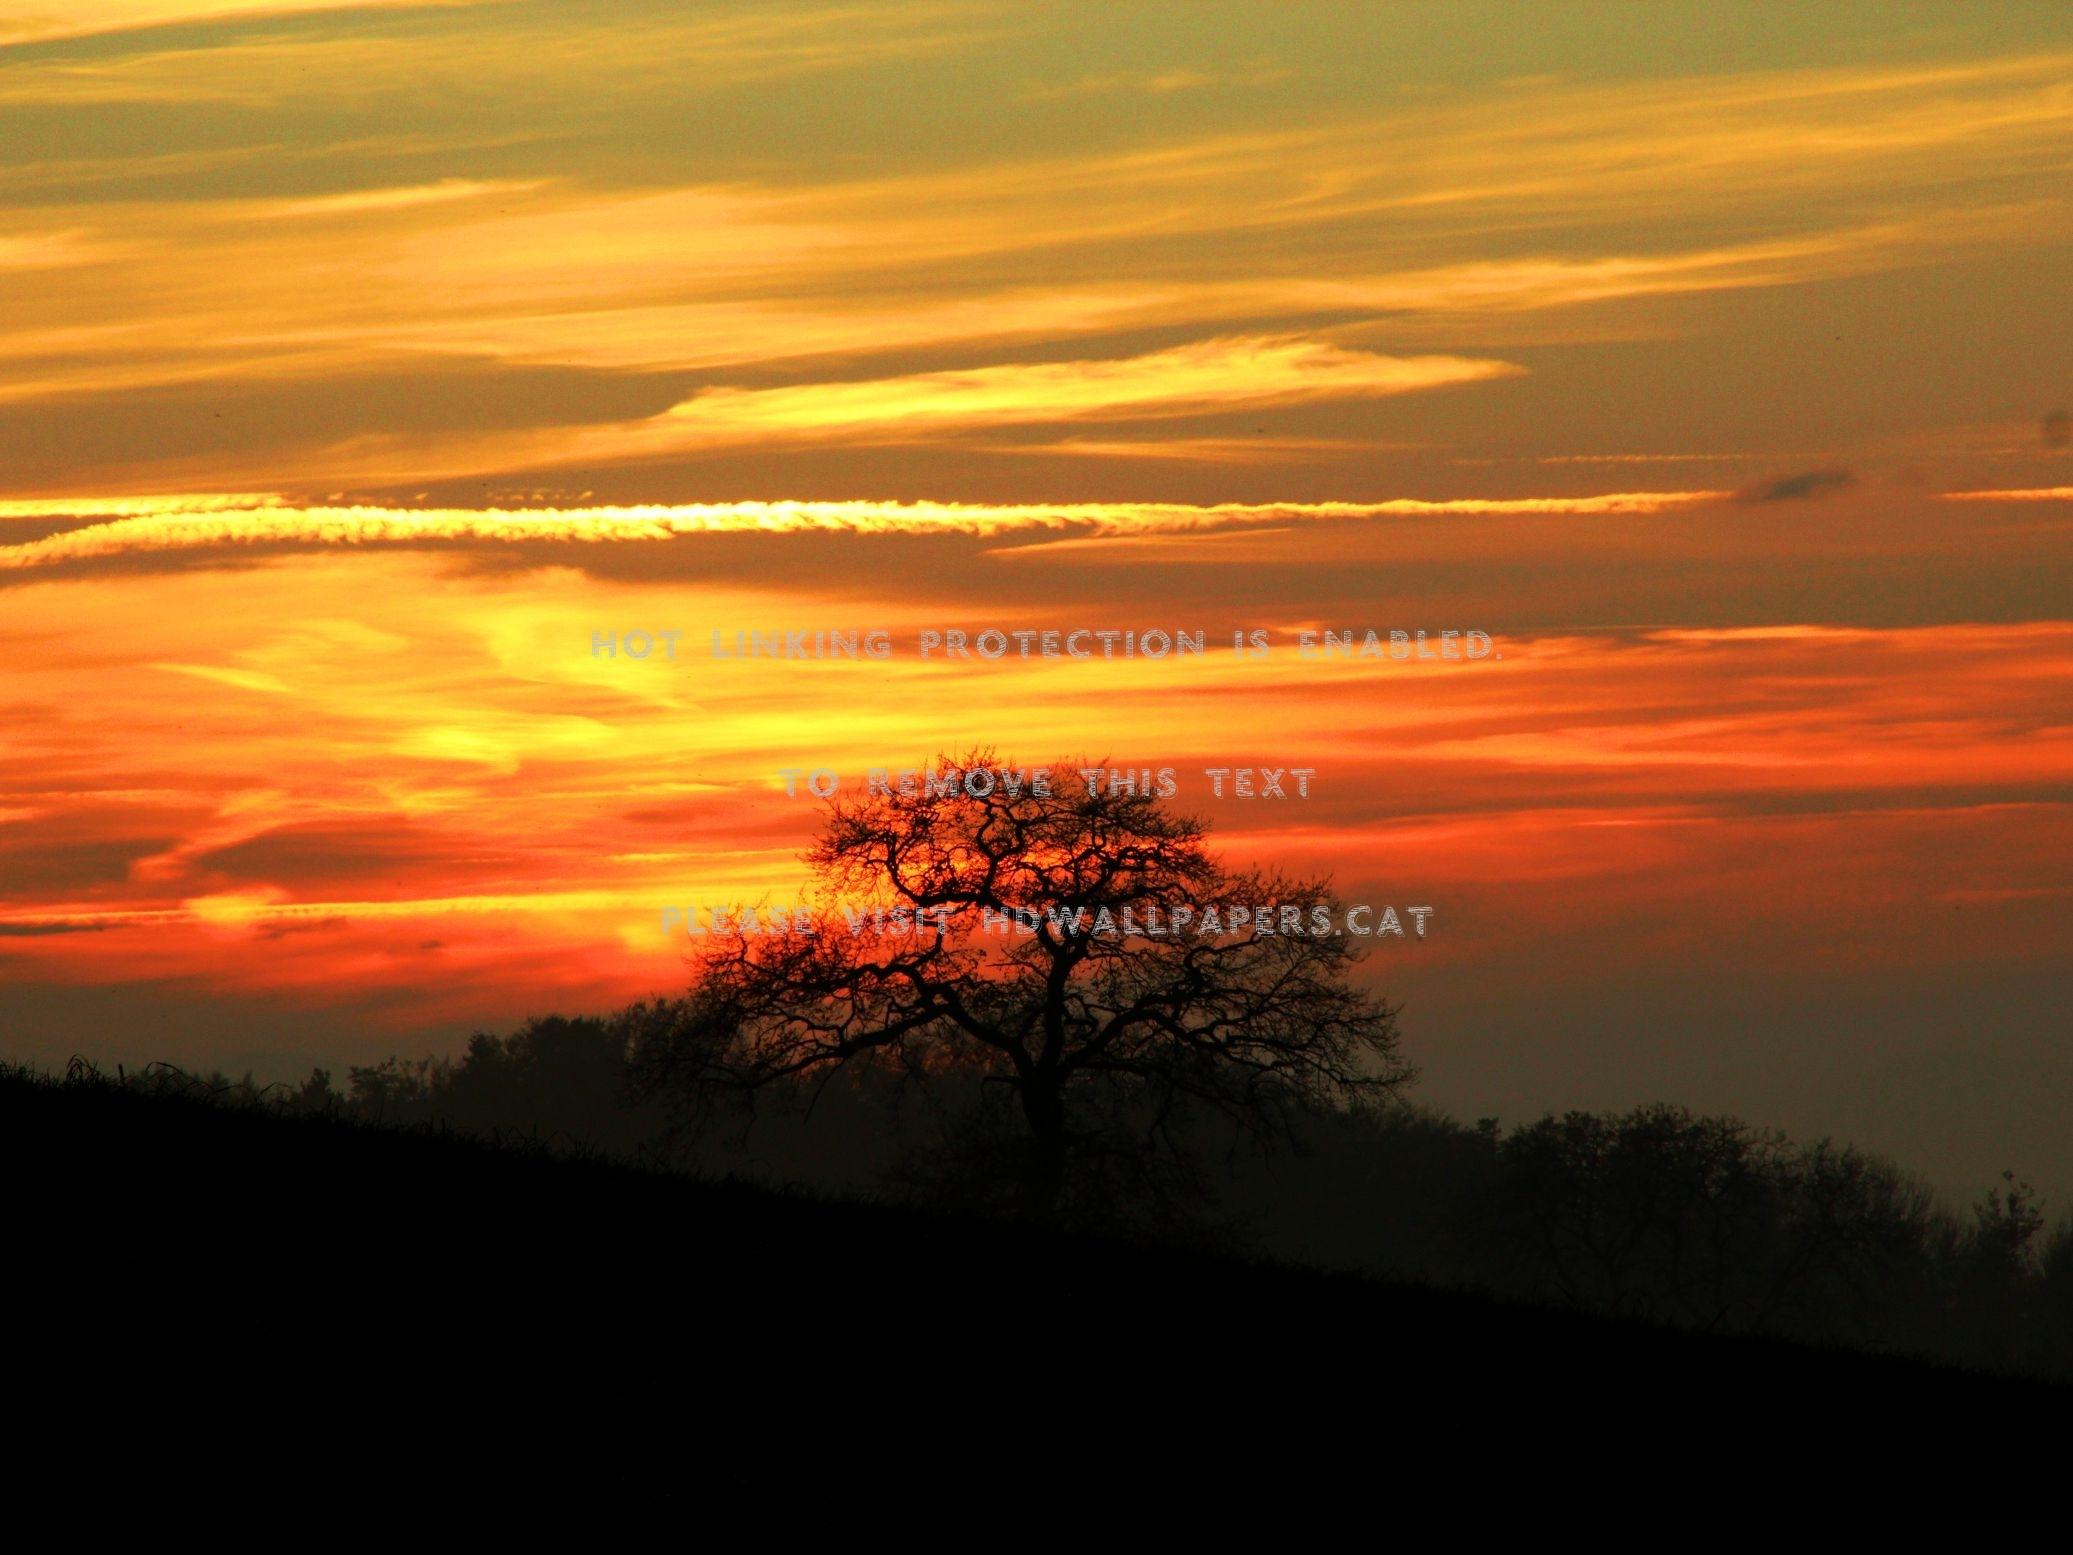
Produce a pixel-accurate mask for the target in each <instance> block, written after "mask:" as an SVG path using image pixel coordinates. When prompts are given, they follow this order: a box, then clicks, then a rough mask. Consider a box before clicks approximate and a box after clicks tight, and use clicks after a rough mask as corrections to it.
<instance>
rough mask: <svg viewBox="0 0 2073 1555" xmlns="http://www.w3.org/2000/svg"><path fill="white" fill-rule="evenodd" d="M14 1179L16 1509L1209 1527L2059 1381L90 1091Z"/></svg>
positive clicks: (10, 1098)
mask: <svg viewBox="0 0 2073 1555" xmlns="http://www.w3.org/2000/svg"><path fill="white" fill-rule="evenodd" d="M0 1172H4V1181H5V1183H6V1186H7V1211H6V1213H7V1219H8V1227H7V1232H6V1237H5V1261H6V1268H7V1271H8V1273H7V1277H6V1293H7V1294H6V1307H5V1317H6V1343H7V1350H6V1353H7V1355H8V1357H9V1360H8V1367H7V1373H8V1395H7V1404H8V1411H9V1414H10V1416H11V1418H12V1420H13V1421H14V1423H15V1424H16V1426H17V1427H18V1428H25V1430H24V1434H23V1435H22V1436H21V1442H22V1444H23V1445H21V1446H18V1447H17V1448H15V1449H13V1455H12V1458H11V1461H10V1462H9V1464H8V1465H7V1466H8V1467H9V1468H10V1469H11V1470H13V1471H14V1472H15V1473H16V1474H18V1475H20V1476H21V1478H20V1479H19V1480H18V1481H17V1482H18V1483H31V1482H33V1479H34V1476H33V1474H32V1473H29V1472H26V1470H27V1466H28V1465H30V1464H33V1463H36V1462H41V1461H47V1462H51V1463H55V1464H60V1465H62V1466H63V1467H64V1468H65V1469H66V1470H67V1471H68V1472H70V1473H73V1474H84V1475H85V1476H87V1477H88V1478H89V1479H90V1480H93V1481H95V1482H98V1483H100V1484H101V1485H103V1486H104V1487H107V1488H108V1489H110V1490H111V1491H112V1490H114V1489H116V1488H119V1487H122V1486H132V1487H134V1486H136V1485H138V1484H141V1483H144V1482H147V1481H154V1482H165V1483H169V1484H179V1485H185V1486H187V1487H190V1488H199V1487H201V1486H204V1485H209V1484H224V1485H234V1486H237V1487H240V1494H241V1495H244V1496H248V1497H249V1496H253V1495H257V1494H260V1493H261V1492H262V1491H266V1490H269V1489H271V1490H272V1491H274V1492H280V1491H281V1490H282V1488H283V1487H293V1488H294V1492H295V1494H296V1495H302V1494H304V1493H306V1494H308V1495H309V1496H311V1497H313V1498H332V1499H335V1498H338V1497H341V1496H344V1497H348V1498H350V1497H355V1496H374V1497H377V1498H383V1497H386V1498H389V1499H390V1500H391V1501H394V1502H396V1503H397V1504H405V1503H411V1504H414V1503H415V1501H416V1500H418V1499H420V1498H423V1499H430V1500H433V1501H437V1502H440V1503H442V1504H449V1505H468V1504H474V1503H477V1502H494V1503H495V1504H497V1505H498V1506H500V1507H503V1508H505V1509H509V1508H510V1507H512V1506H514V1505H517V1506H525V1505H532V1504H536V1503H538V1504H543V1505H544V1504H550V1503H551V1504H555V1505H557V1506H562V1505H567V1504H569V1503H571V1502H588V1503H592V1504H594V1505H596V1506H597V1507H600V1508H619V1509H624V1508H625V1507H627V1506H629V1505H636V1504H637V1505H641V1506H645V1507H649V1508H655V1507H662V1508H668V1507H673V1506H688V1505H691V1504H693V1503H699V1504H703V1503H706V1502H708V1501H710V1500H711V1499H713V1498H715V1497H720V1496H735V1495H746V1494H749V1493H750V1492H751V1491H752V1490H754V1491H756V1492H757V1493H760V1494H764V1495H767V1494H768V1493H769V1487H770V1486H771V1485H773V1484H787V1485H789V1486H791V1487H792V1488H791V1492H790V1493H789V1494H786V1495H783V1496H781V1497H780V1499H779V1500H778V1501H776V1502H769V1501H765V1502H762V1503H759V1504H763V1505H765V1506H767V1507H769V1508H770V1509H772V1511H773V1513H774V1514H782V1515H784V1516H787V1517H791V1518H794V1519H798V1518H801V1517H805V1516H807V1515H808V1512H807V1508H808V1507H809V1506H813V1507H815V1508H817V1510H816V1511H815V1512H814V1515H816V1516H819V1515H824V1514H826V1513H827V1512H828V1510H829V1508H828V1506H827V1505H826V1504H823V1503H821V1502H819V1501H816V1500H815V1498H814V1496H813V1495H812V1494H811V1492H812V1491H814V1490H816V1489H820V1488H825V1487H826V1486H828V1485H829V1484H830V1483H832V1482H834V1481H838V1480H839V1481H842V1482H845V1483H859V1482H861V1483H867V1484H869V1483H876V1484H877V1485H879V1487H880V1489H881V1490H884V1489H885V1487H886V1486H888V1485H895V1484H897V1485H905V1486H906V1487H907V1488H906V1490H904V1491H902V1492H901V1494H905V1495H909V1496H917V1495H918V1496H922V1498H923V1502H925V1503H926V1504H928V1505H938V1504H940V1501H941V1497H940V1492H939V1491H926V1492H925V1491H924V1490H922V1489H917V1488H916V1487H917V1486H921V1487H926V1486H928V1485H931V1484H935V1483H937V1482H938V1481H941V1480H944V1479H947V1478H954V1479H955V1480H956V1482H957V1483H958V1484H960V1485H962V1486H964V1487H966V1488H968V1489H969V1488H972V1487H974V1486H985V1485H990V1484H992V1483H993V1480H994V1478H997V1480H998V1488H1000V1490H1001V1491H1002V1492H1003V1493H1007V1494H1011V1495H1020V1494H1024V1493H1026V1492H1029V1491H1031V1490H1032V1489H1033V1490H1034V1491H1036V1492H1040V1494H1039V1495H1038V1498H1037V1500H1035V1501H1032V1503H1031V1505H1030V1507H1029V1508H1028V1511H1029V1513H1030V1515H1035V1514H1036V1511H1037V1508H1038V1507H1039V1506H1040V1505H1041V1506H1042V1507H1045V1508H1049V1509H1050V1510H1051V1511H1053V1512H1055V1511H1056V1509H1057V1506H1058V1504H1059V1503H1058V1501H1057V1498H1058V1497H1059V1496H1069V1495H1070V1494H1073V1493H1076V1492H1075V1487H1080V1488H1093V1487H1098V1486H1100V1485H1102V1484H1108V1483H1110V1482H1111V1481H1113V1480H1114V1479H1115V1477H1116V1476H1117V1475H1118V1474H1129V1475H1135V1476H1139V1477H1146V1476H1149V1477H1150V1478H1151V1479H1152V1480H1154V1481H1155V1482H1156V1483H1157V1484H1158V1485H1159V1486H1161V1487H1163V1488H1162V1494H1165V1495H1166V1496H1168V1498H1169V1499H1172V1500H1175V1501H1176V1503H1177V1504H1179V1503H1186V1504H1188V1505H1190V1506H1192V1507H1193V1508H1194V1509H1195V1510H1197V1511H1198V1512H1199V1511H1202V1510H1204V1509H1205V1503H1204V1502H1202V1500H1201V1499H1200V1498H1201V1497H1202V1496H1203V1495H1220V1496H1229V1495H1231V1494H1233V1493H1234V1491H1235V1487H1236V1486H1237V1485H1238V1484H1240V1483H1241V1482H1245V1481H1248V1480H1250V1481H1253V1482H1256V1483H1257V1482H1258V1480H1259V1479H1260V1477H1261V1476H1266V1477H1267V1478H1268V1480H1269V1481H1270V1482H1271V1483H1274V1484H1277V1485H1281V1486H1282V1487H1283V1488H1284V1489H1286V1490H1288V1491H1290V1492H1294V1491H1295V1490H1296V1489H1297V1482H1296V1481H1293V1480H1287V1479H1286V1478H1285V1476H1286V1475H1287V1474H1289V1473H1291V1472H1300V1474H1301V1476H1302V1478H1301V1484H1302V1485H1304V1486H1308V1487H1309V1488H1308V1489H1307V1490H1304V1491H1303V1494H1305V1495H1312V1494H1314V1493H1329V1494H1345V1493H1348V1489H1347V1487H1352V1488H1353V1491H1354V1492H1355V1493H1358V1494H1363V1495H1365V1494H1369V1493H1372V1492H1373V1491H1378V1490H1379V1489H1380V1487H1381V1486H1382V1484H1383V1483H1384V1481H1385V1480H1386V1481H1387V1482H1388V1483H1389V1484H1390V1485H1392V1486H1393V1487H1394V1488H1393V1489H1392V1490H1391V1491H1390V1493H1391V1494H1398V1493H1408V1492H1409V1491H1410V1490H1411V1489H1414V1488H1417V1487H1413V1486H1407V1485H1406V1484H1404V1483H1403V1480H1402V1474H1403V1467H1402V1466H1403V1464H1404V1462H1405V1461H1406V1459H1407V1455H1412V1456H1415V1455H1418V1454H1433V1453H1437V1454H1439V1455H1440V1456H1442V1457H1444V1458H1446V1459H1448V1460H1450V1461H1451V1462H1452V1463H1453V1464H1454V1465H1455V1466H1456V1467H1457V1468H1466V1467H1468V1466H1470V1465H1475V1466H1477V1469H1476V1472H1478V1473H1480V1474H1483V1475H1486V1476H1495V1477H1496V1479H1498V1480H1501V1481H1503V1482H1504V1483H1505V1484H1507V1485H1511V1486H1513V1487H1514V1488H1516V1486H1517V1484H1518V1476H1519V1475H1520V1474H1522V1473H1525V1472H1528V1471H1531V1472H1533V1473H1536V1474H1551V1475H1555V1476H1557V1477H1560V1476H1563V1475H1572V1474H1576V1473H1584V1472H1591V1473H1598V1474H1606V1473H1609V1474H1613V1475H1621V1474H1626V1473H1630V1472H1633V1471H1634V1470H1636V1469H1638V1468H1640V1467H1642V1466H1643V1465H1646V1464H1665V1463H1677V1462H1682V1463H1683V1465H1684V1467H1685V1468H1686V1469H1692V1468H1694V1467H1695V1466H1700V1465H1702V1464H1703V1463H1704V1462H1705V1461H1706V1454H1707V1453H1708V1452H1709V1451H1711V1450H1716V1448H1717V1444H1718V1443H1719V1442H1722V1441H1725V1440H1728V1439H1731V1438H1736V1437H1742V1436H1744V1434H1745V1432H1750V1431H1761V1432H1762V1433H1764V1435H1763V1438H1762V1450H1763V1451H1764V1452H1765V1453H1766V1454H1767V1455H1771V1454H1776V1455H1779V1456H1780V1457H1781V1461H1782V1459H1783V1458H1790V1457H1797V1456H1799V1455H1801V1454H1802V1453H1805V1454H1809V1455H1810V1456H1811V1457H1812V1458H1818V1457H1819V1456H1820V1453H1821V1448H1820V1446H1819V1441H1820V1440H1822V1439H1827V1438H1830V1437H1838V1438H1839V1437H1840V1436H1842V1435H1845V1434H1848V1433H1851V1432H1853V1431H1856V1430H1859V1429H1869V1430H1875V1431H1883V1430H1893V1429H1895V1428H1905V1427H1908V1426H1909V1425H1910V1423H1922V1424H1929V1423H1941V1424H1949V1423H1952V1422H1955V1421H1966V1422H1976V1423H1978V1424H1979V1425H1980V1426H1981V1428H1982V1430H1983V1431H1984V1430H1985V1429H1986V1428H1987V1427H1988V1426H1990V1425H1992V1426H1993V1427H1994V1428H1995V1429H1997V1430H1998V1429H2004V1428H2009V1427H2010V1423H2011V1422H2016V1421H2020V1420H2023V1419H2027V1418H2032V1417H2033V1416H2034V1417H2039V1418H2042V1417H2049V1418H2052V1419H2054V1421H2057V1420H2059V1419H2062V1418H2063V1415H2064V1409H2065V1404H2066V1402H2067V1400H2068V1396H2069V1390H2066V1389H2063V1388H2054V1387H2050V1386H2047V1385H2045V1384H2042V1383H2031V1382H2025V1381H2020V1380H2011V1379H2006V1378H1997V1377H1988V1376H1983V1375H1978V1374H1971V1373H1965V1372H1959V1371H1952V1370H1948V1369H1942V1368H1938V1367H1934V1366H1930V1365H1927V1364H1923V1363H1917V1362H1911V1361H1905V1360H1896V1359H1885V1358H1879V1357H1872V1356H1866V1355H1859V1354H1852V1353H1846V1352H1840V1351H1830V1350H1821V1349H1813V1348H1807V1347H1802V1346H1796V1345H1792V1344H1788V1343H1784V1342H1781V1341H1775V1340H1765V1339H1757V1338H1747V1337H1725V1336H1709V1335H1702V1334H1692V1333H1688V1332H1687V1333H1680V1332H1674V1331H1670V1330H1664V1329H1657V1328H1652V1327H1647V1326H1642V1325H1639V1324H1630V1323H1622V1322H1616V1321H1612V1320H1608V1319H1599V1318H1593V1317H1588V1316H1583V1315H1578V1314H1573V1313H1565V1312H1560V1311H1555V1310H1551V1309H1540V1308H1533V1307H1528V1306H1522V1305H1513V1304H1505V1303H1500V1302H1497V1301H1494V1300H1488V1299H1483V1298H1478V1297H1473V1296H1468V1295H1462V1294H1456V1293H1449V1292H1443V1291H1436V1290H1428V1289H1423V1288H1419V1287H1416V1286H1410V1285H1397V1284H1386V1283H1381V1282H1377V1281H1373V1280H1367V1279H1361V1278H1356V1277H1353V1276H1349V1275H1332V1274H1325V1273H1319V1272H1314V1271H1306V1270H1299V1269H1294V1268H1290V1267H1285V1266H1278V1265H1273V1264H1267V1263H1258V1262H1246V1261H1240V1260H1236V1259H1229V1258H1219V1257H1213V1256H1210V1255H1207V1254H1193V1253H1185V1252H1179V1251H1172V1250H1161V1249H1155V1248H1146V1247H1133V1246H1129V1245H1124V1244H1121V1243H1110V1242H1103V1241H1099V1240H1094V1239H1088V1238H1077V1237H1071V1236H1066V1235H1063V1234H1056V1233H1048V1232H1044V1231H1042V1230H1039V1229H1032V1228H1028V1227H1018V1226H1014V1225H1008V1224H1001V1223H993V1222H983V1221H978V1220H965V1219H959V1218H956V1217H952V1216H947V1215H941V1214H927V1213H923V1212H919V1211H907V1210H899V1209H893V1208H886V1207H881V1206H872V1205H864V1204H853V1203H840V1202H831V1201H824V1200H817V1199H812V1198H807V1197H804V1196H797V1195H787V1194H783V1193H778V1192H774V1191H772V1190H769V1189H764V1188H758V1187H751V1186H747V1185H744V1184H740V1183H732V1182H700V1181H696V1180H692V1179H689V1178H685V1177H682V1176H678V1175H673V1174H666V1173H660V1172H650V1171H645V1170H642V1169H640V1168H637V1167H633V1166H628V1165H625V1164H614V1163H608V1162H604V1161H595V1160H593V1161H585V1160H571V1159H565V1158H557V1157H554V1156H551V1155H548V1154H545V1153H543V1152H537V1151H526V1150H519V1149H511V1148H499V1147H493V1146H488V1145H484V1144H479V1143H475V1142H472V1141H469V1140H465V1139H460V1138H455V1137H450V1136H442V1135H439V1134H436V1133H432V1132H429V1131H419V1132H407V1131H396V1130H384V1129H376V1128H372V1127H368V1126H365V1125H362V1124H356V1123H348V1122H341V1121H336V1120H331V1119H325V1118H321V1117H306V1116H305V1117H296V1116H280V1115H273V1114H269V1113H267V1112H265V1111H263V1110H257V1109H225V1108H220V1107H211V1106H208V1105H206V1104H203V1103H200V1102H196V1101H189V1100H183V1099H181V1098H178V1097H170V1096H157V1097H152V1096H141V1095H137V1094H133V1093H126V1092H123V1091H121V1090H118V1089H116V1088H114V1087H110V1086H107V1085H101V1084H95V1083H77V1084H61V1083H52V1082H45V1081H36V1080H31V1079H27V1078H23V1077H20V1076H11V1077H5V1078H0ZM2040 1411H2041V1415H2039V1414H2038V1413H2037V1412H2040ZM2056 1428H2057V1427H2056V1425H2055V1426H2054V1430H2056ZM1810 1431H1811V1432H1813V1433H1814V1436H1813V1437H1812V1438H1810V1437H1809V1436H1808V1434H1807V1433H1809V1432H1810ZM1795 1441H1797V1442H1798V1444H1799V1445H1798V1446H1797V1447H1795V1446H1793V1445H1792V1444H1793V1443H1794V1442H1795ZM1709 1443H1712V1444H1716V1448H1709V1447H1708V1446H1707V1444H1709ZM1747 1445H1748V1446H1749V1447H1750V1448H1751V1450H1756V1449H1757V1448H1758V1440H1757V1439H1756V1438H1754V1437H1750V1438H1748V1439H1747ZM25 1454H28V1455H33V1456H25ZM1277 1465H1278V1466H1279V1467H1276V1466H1277ZM1276 1476H1281V1477H1276ZM1331 1484H1338V1485H1340V1486H1341V1487H1342V1488H1341V1489H1340V1490H1339V1491H1336V1492H1332V1491H1329V1486H1330V1485H1331ZM1363 1485H1366V1486H1369V1489H1368V1490H1359V1489H1358V1487H1360V1486H1363ZM1046 1487H1048V1488H1046ZM1320 1487H1324V1489H1323V1490H1322V1491H1321V1490H1320ZM1111 1488H1113V1485H1111ZM1424 1488H1426V1489H1428V1490H1429V1489H1430V1488H1431V1487H1430V1486H1429V1485H1427V1486H1425V1487H1424ZM931 1498H934V1499H931ZM1191 1498H1193V1499H1191ZM923 1502H917V1503H916V1504H917V1505H920V1504H923ZM847 1504H848V1506H849V1508H850V1511H851V1512H852V1513H853V1512H854V1511H855V1507H856V1503H855V1502H853V1501H852V1502H849V1503H847Z"/></svg>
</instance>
